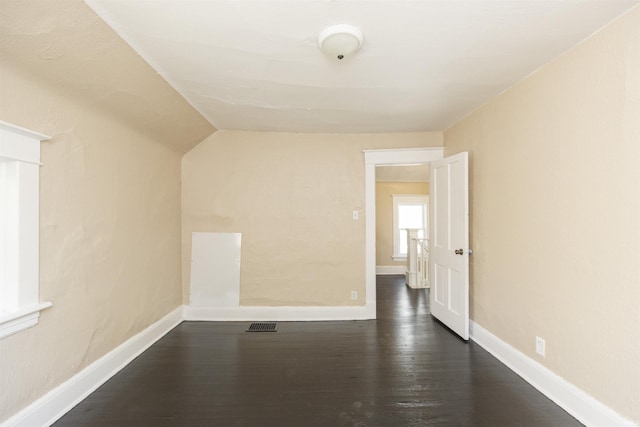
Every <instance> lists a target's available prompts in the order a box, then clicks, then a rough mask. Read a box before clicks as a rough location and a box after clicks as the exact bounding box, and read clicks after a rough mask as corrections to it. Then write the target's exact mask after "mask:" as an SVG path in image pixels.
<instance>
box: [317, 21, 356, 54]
mask: <svg viewBox="0 0 640 427" xmlns="http://www.w3.org/2000/svg"><path fill="white" fill-rule="evenodd" d="M363 40H364V36H363V35H362V31H360V30H358V29H357V28H356V27H352V26H351V25H332V26H331V27H327V28H325V29H324V30H323V31H322V32H321V33H320V37H318V46H319V47H320V49H322V51H323V52H324V53H326V54H327V55H329V56H333V57H334V58H338V59H344V58H346V57H348V56H351V55H353V54H354V53H355V52H356V51H357V50H358V49H360V46H362V41H363Z"/></svg>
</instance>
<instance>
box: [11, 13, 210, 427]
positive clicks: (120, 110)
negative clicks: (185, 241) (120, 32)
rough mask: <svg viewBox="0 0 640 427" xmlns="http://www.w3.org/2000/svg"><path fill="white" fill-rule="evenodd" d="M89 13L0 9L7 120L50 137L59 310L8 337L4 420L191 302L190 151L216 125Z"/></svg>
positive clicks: (44, 229)
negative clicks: (186, 174)
mask: <svg viewBox="0 0 640 427" xmlns="http://www.w3.org/2000/svg"><path fill="white" fill-rule="evenodd" d="M42 8H44V9H47V10H46V11H43V10H40V9H42ZM78 8H79V9H78ZM83 8H86V6H85V5H84V3H82V2H77V1H76V2H69V1H61V2H7V3H6V5H5V3H4V2H3V4H2V9H3V10H2V12H3V13H2V19H3V20H2V30H3V31H2V37H3V38H2V43H1V46H2V54H1V56H2V64H1V67H0V120H3V121H7V122H10V123H13V124H16V125H19V126H22V127H26V128H29V129H32V130H34V131H37V132H41V133H45V134H48V135H51V136H52V140H51V141H49V142H45V143H43V144H42V163H43V166H42V167H41V169H40V172H41V179H40V208H41V212H40V299H41V301H51V302H52V303H53V306H52V307H51V308H48V309H46V310H44V311H43V312H42V315H41V317H40V323H39V324H38V325H37V326H35V327H33V328H30V329H27V330H24V331H21V332H19V333H17V334H14V335H12V336H9V337H6V338H4V339H1V340H0V422H1V421H2V420H4V419H7V418H9V417H10V416H12V415H13V414H14V413H16V412H18V411H19V410H20V409H22V408H23V407H25V406H26V405H28V404H29V403H31V402H33V401H34V400H36V399H37V398H39V397H40V396H42V395H44V394H45V393H46V392H48V391H49V390H51V389H53V388H54V387H56V386H57V385H59V384H61V383H63V382H64V381H66V380H68V379H69V378H71V377H72V376H73V375H74V374H76V373H78V372H79V371H80V370H81V369H83V368H84V367H86V366H87V365H89V364H91V363H92V362H94V361H95V360H96V359H98V358H100V357H101V356H103V355H104V354H106V353H107V352H109V351H110V350H112V349H114V348H115V347H117V346H118V345H120V344H121V343H123V342H124V341H125V340H127V339H128V338H130V337H132V336H133V335H135V334H136V333H138V332H140V331H142V330H143V329H145V328H146V327H147V326H149V325H151V324H152V323H154V322H155V321H157V320H158V319H160V318H162V317H163V316H165V315H166V314H167V313H169V312H170V311H171V310H173V309H174V308H176V307H178V306H179V305H180V304H181V284H180V268H181V267H180V161H181V154H180V151H182V150H185V151H186V147H189V145H190V144H191V142H189V141H193V140H194V139H195V138H198V135H200V134H202V132H206V131H207V129H209V133H210V132H211V131H212V130H213V128H212V127H211V126H210V125H208V124H207V123H206V122H205V121H204V120H203V119H202V118H201V117H200V115H199V114H197V113H196V112H195V111H194V110H193V109H192V108H191V107H188V105H187V104H186V103H185V101H184V100H183V99H182V98H179V97H178V96H177V94H176V93H175V91H174V90H173V89H172V88H171V87H169V86H168V84H167V83H166V82H164V81H163V80H162V79H157V74H156V73H155V72H153V71H152V70H151V68H150V67H149V66H148V65H146V64H145V63H144V61H142V60H141V59H140V58H139V57H138V56H137V55H135V54H133V53H132V52H131V51H130V49H129V48H128V47H127V46H126V45H125V44H124V42H122V41H121V40H120V41H119V42H118V40H119V39H117V38H116V39H115V41H114V38H113V37H116V36H115V34H113V33H112V32H110V31H111V30H109V29H108V28H107V27H106V24H104V23H103V22H102V21H100V20H98V19H97V18H96V17H95V16H94V15H91V14H88V12H87V11H86V10H83ZM36 9H37V10H36ZM58 11H60V13H63V14H64V16H58V15H57V13H58ZM72 11H74V12H73V13H72ZM65 25H68V26H69V28H67V30H69V31H71V33H70V34H66V36H65V35H64V34H63V33H64V32H65V31H66V30H65V31H63V30H62V29H61V28H60V27H61V26H65ZM74 26H75V28H76V30H77V31H81V32H82V33H81V34H82V35H81V36H80V35H79V34H80V33H76V34H75V36H74V34H73V31H72V30H73V28H74ZM98 35H99V37H98ZM83 42H85V44H83ZM74 44H75V45H74ZM47 45H48V46H49V47H50V49H44V48H43V46H47ZM76 48H77V49H76ZM103 48H105V49H103ZM92 49H96V50H97V51H99V52H101V54H100V56H101V58H100V59H99V60H98V59H97V58H95V59H96V60H95V61H92V59H93V58H94V56H95V55H96V53H95V52H94V51H93V50H92ZM87 50H89V52H87ZM85 54H86V55H85ZM83 61H84V62H83ZM101 64H102V65H101ZM105 64H108V65H113V67H114V68H113V69H112V72H113V74H110V73H109V71H108V70H109V69H110V68H109V67H106V68H101V67H102V66H104V65H105ZM120 66H122V67H124V68H126V72H123V70H121V69H120ZM64 69H67V70H68V71H69V73H68V75H67V74H65V72H64ZM49 72H50V73H49ZM82 73H84V74H82ZM145 73H146V77H145ZM80 75H82V76H81V77H79V76H80ZM112 79H113V80H114V81H112ZM135 82H139V83H140V85H136V83H135ZM129 85H131V86H135V87H129ZM155 101H157V102H160V101H162V103H163V104H162V105H163V106H162V107H158V108H157V109H156V108H155V106H154V105H153V102H155ZM164 107H167V108H170V109H171V108H175V115H167V114H166V111H165V110H164ZM184 120H186V124H187V125H189V124H192V125H193V126H192V127H191V128H189V130H188V131H186V132H183V133H182V136H184V138H185V141H186V142H184V141H177V140H175V138H171V137H170V136H168V135H167V134H165V135H163V136H162V137H158V135H157V133H158V129H157V127H156V126H153V125H152V124H153V123H158V126H159V127H160V129H164V128H165V127H171V126H175V129H176V130H175V132H178V131H179V129H181V128H182V126H185V125H184ZM172 121H175V122H174V123H173V125H172ZM160 122H163V123H161V124H160ZM181 123H183V124H181ZM152 128H153V129H152ZM169 135H174V136H175V133H171V134H169ZM207 135H208V134H207ZM202 138H204V137H203V136H201V137H200V140H202ZM191 146H193V144H191Z"/></svg>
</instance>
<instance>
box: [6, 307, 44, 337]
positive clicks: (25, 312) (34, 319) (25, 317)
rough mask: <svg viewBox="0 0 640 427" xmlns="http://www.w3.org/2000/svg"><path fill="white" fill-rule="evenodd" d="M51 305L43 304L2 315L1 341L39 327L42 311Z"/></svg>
mask: <svg viewBox="0 0 640 427" xmlns="http://www.w3.org/2000/svg"><path fill="white" fill-rule="evenodd" d="M51 305H52V304H51V303H50V302H42V303H40V304H36V305H31V306H29V307H23V308H21V309H19V310H16V311H13V312H10V313H0V339H2V338H4V337H8V336H9V335H13V334H15V333H16V332H20V331H22V330H25V329H27V328H30V327H32V326H35V325H37V324H38V318H39V317H40V311H42V310H44V309H45V308H49V307H51Z"/></svg>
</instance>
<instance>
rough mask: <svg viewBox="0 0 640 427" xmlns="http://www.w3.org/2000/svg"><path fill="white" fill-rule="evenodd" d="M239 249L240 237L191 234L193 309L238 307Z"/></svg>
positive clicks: (239, 235)
mask: <svg viewBox="0 0 640 427" xmlns="http://www.w3.org/2000/svg"><path fill="white" fill-rule="evenodd" d="M240 249H241V234H240V233H202V232H194V233H192V235H191V286H190V289H191V295H190V301H189V303H190V304H191V305H192V306H199V307H238V306H239V305H240Z"/></svg>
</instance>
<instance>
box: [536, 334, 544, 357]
mask: <svg viewBox="0 0 640 427" xmlns="http://www.w3.org/2000/svg"><path fill="white" fill-rule="evenodd" d="M544 346H545V344H544V340H543V339H542V338H540V337H536V353H538V354H539V355H540V356H542V357H544V352H545V348H544Z"/></svg>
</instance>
